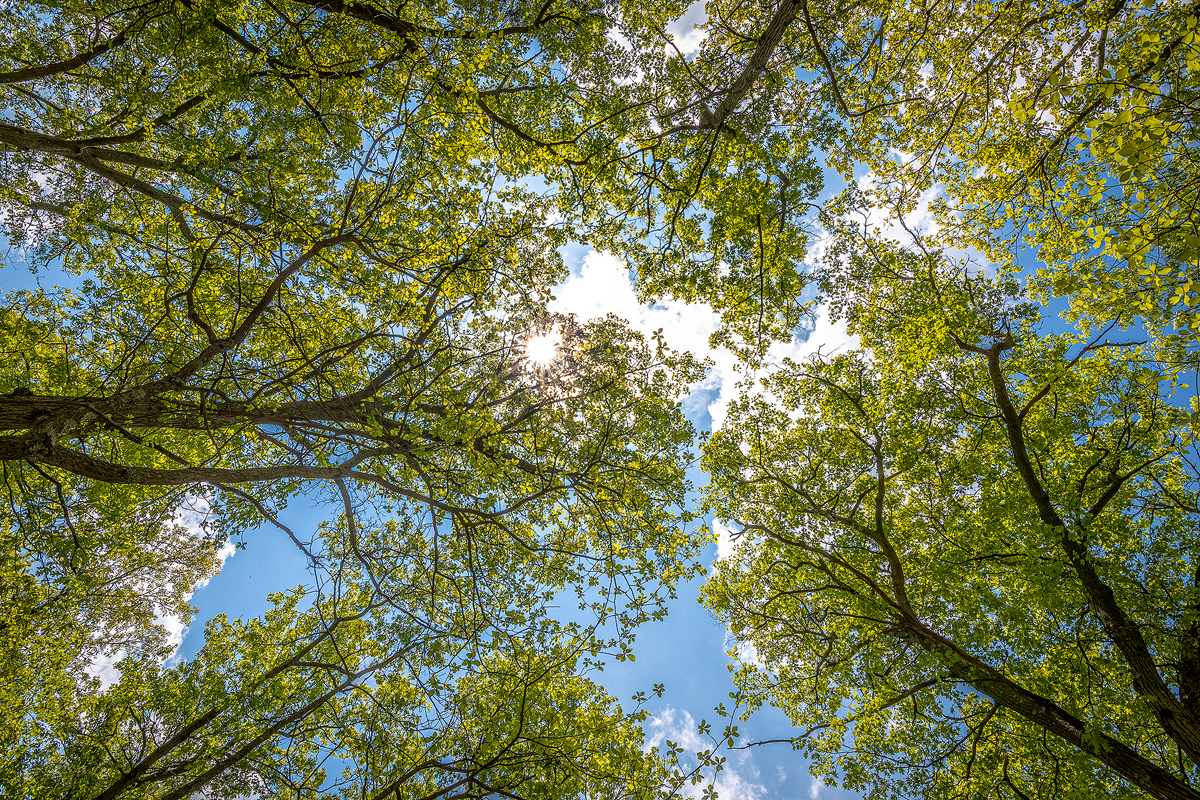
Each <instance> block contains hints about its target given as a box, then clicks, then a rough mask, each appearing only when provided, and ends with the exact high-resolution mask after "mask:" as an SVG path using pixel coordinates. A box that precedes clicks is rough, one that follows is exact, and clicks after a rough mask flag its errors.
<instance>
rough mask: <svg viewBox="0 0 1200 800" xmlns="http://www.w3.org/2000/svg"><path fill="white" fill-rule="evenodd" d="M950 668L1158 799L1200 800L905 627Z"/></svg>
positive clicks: (919, 629) (1048, 704) (934, 638)
mask: <svg viewBox="0 0 1200 800" xmlns="http://www.w3.org/2000/svg"><path fill="white" fill-rule="evenodd" d="M900 635H901V636H902V637H903V638H905V639H906V640H908V641H910V642H912V643H914V644H916V645H917V646H919V647H920V648H921V649H922V650H925V651H926V652H927V653H930V654H933V655H935V656H938V657H939V659H941V660H944V661H945V662H946V663H947V664H948V665H949V670H950V674H951V675H952V676H953V677H955V678H957V679H958V680H960V681H963V682H964V683H967V684H970V685H971V686H972V687H974V688H975V689H977V690H978V691H979V692H981V693H983V694H985V695H987V696H988V697H990V698H992V699H993V700H994V701H996V703H997V704H998V705H1000V706H1001V707H1003V708H1006V709H1008V710H1010V711H1013V712H1015V713H1016V714H1019V715H1020V716H1022V717H1024V718H1025V719H1027V720H1029V721H1030V722H1032V723H1034V724H1035V725H1038V726H1039V727H1041V728H1043V729H1044V730H1046V731H1048V732H1049V733H1052V734H1054V735H1055V736H1058V737H1059V738H1061V739H1062V740H1064V741H1066V742H1069V743H1070V744H1071V745H1072V746H1074V747H1076V748H1078V749H1079V750H1082V751H1083V752H1085V753H1088V754H1089V755H1091V756H1092V757H1093V758H1095V759H1096V760H1097V761H1100V762H1101V763H1103V764H1105V765H1106V766H1108V767H1109V768H1110V769H1112V770H1113V771H1114V772H1116V773H1117V774H1119V775H1120V776H1121V777H1123V778H1125V780H1127V781H1129V782H1130V783H1131V784H1133V785H1134V786H1136V787H1137V788H1139V789H1141V790H1142V791H1144V792H1146V793H1147V794H1149V795H1150V796H1151V797H1155V798H1159V800H1200V791H1197V790H1196V789H1194V788H1192V787H1191V786H1189V785H1188V784H1186V783H1184V782H1183V780H1181V779H1180V778H1178V777H1177V776H1175V775H1173V774H1172V773H1170V772H1168V771H1167V770H1165V769H1163V768H1162V767H1160V766H1158V765H1157V764H1155V763H1154V762H1152V761H1150V760H1149V759H1147V758H1145V757H1144V756H1142V755H1141V754H1140V753H1138V752H1137V751H1136V750H1134V749H1133V748H1131V747H1129V746H1128V745H1126V744H1124V743H1123V742H1121V741H1119V740H1117V739H1114V738H1112V737H1111V736H1109V735H1108V734H1106V733H1104V732H1103V731H1102V730H1099V729H1098V728H1097V727H1096V725H1095V724H1093V725H1091V726H1090V727H1089V726H1087V724H1086V723H1084V722H1083V721H1082V720H1080V719H1079V718H1077V717H1075V716H1074V715H1073V714H1071V713H1069V712H1068V711H1066V710H1065V709H1064V708H1062V707H1061V706H1059V705H1058V704H1057V703H1054V702H1053V701H1051V700H1049V699H1047V698H1045V697H1042V696H1041V695H1038V694H1036V693H1034V692H1031V691H1029V690H1028V689H1026V688H1025V687H1023V686H1021V685H1020V684H1018V683H1017V682H1016V681H1013V680H1012V679H1010V678H1008V677H1007V676H1006V675H1004V673H1002V672H1001V671H1000V670H998V669H996V668H994V667H992V666H990V665H988V664H986V663H984V662H983V661H981V660H979V659H978V658H975V657H973V656H971V655H969V654H967V653H964V652H963V651H962V650H961V649H960V648H958V647H957V646H955V645H953V644H952V643H950V642H948V641H947V640H945V639H943V638H942V637H941V636H939V635H938V634H936V633H934V632H933V631H931V630H929V629H928V628H926V627H925V626H924V625H921V624H920V623H919V622H916V621H909V622H908V623H907V624H902V633H901V634H900Z"/></svg>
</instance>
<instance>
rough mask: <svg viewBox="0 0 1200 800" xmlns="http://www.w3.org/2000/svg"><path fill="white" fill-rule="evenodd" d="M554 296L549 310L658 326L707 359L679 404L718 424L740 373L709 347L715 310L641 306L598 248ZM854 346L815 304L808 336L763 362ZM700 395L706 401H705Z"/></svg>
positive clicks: (729, 358) (617, 264) (622, 269)
mask: <svg viewBox="0 0 1200 800" xmlns="http://www.w3.org/2000/svg"><path fill="white" fill-rule="evenodd" d="M554 295H555V297H556V298H557V299H556V300H555V302H554V303H553V305H552V310H553V311H558V312H566V313H572V314H575V315H576V316H577V317H579V318H580V319H583V320H588V319H594V318H596V317H603V316H604V315H605V314H610V313H611V314H615V315H616V316H618V317H620V318H622V319H624V320H625V321H627V322H628V323H629V325H630V327H631V328H633V329H634V330H636V331H639V332H640V333H642V334H643V335H649V334H651V333H653V332H654V331H655V330H657V329H658V328H662V329H663V336H664V338H665V339H666V341H667V343H668V344H670V345H671V346H672V347H674V348H677V349H680V350H688V351H690V352H692V353H694V354H696V355H697V356H698V357H700V358H704V357H707V358H710V359H712V361H713V367H712V370H711V371H710V372H709V374H708V376H707V378H705V380H704V381H702V382H701V383H700V384H698V385H697V386H696V387H694V388H693V392H692V395H691V397H689V398H688V400H687V401H685V403H684V410H685V411H686V412H687V413H688V414H689V415H691V416H693V418H695V417H696V416H697V415H698V414H697V412H699V411H701V410H704V411H707V412H708V413H709V415H710V416H711V418H712V425H713V428H714V429H715V428H719V427H720V426H721V424H722V423H723V422H724V420H725V414H726V411H727V410H728V409H729V404H730V403H731V402H732V401H733V399H734V398H735V397H736V396H737V395H738V392H739V387H738V385H737V384H738V380H739V379H740V377H741V376H740V375H739V373H738V372H737V370H736V369H735V368H736V366H737V363H738V362H737V358H736V357H735V356H734V355H733V354H732V353H730V352H729V351H727V350H724V349H713V348H710V347H709V344H708V341H709V337H710V336H711V335H712V334H713V333H715V332H716V330H717V328H718V327H719V325H720V323H721V318H720V315H719V314H717V312H715V311H714V310H713V309H712V307H711V306H709V305H708V304H707V303H683V302H679V301H676V300H669V299H668V300H663V301H662V302H660V303H656V304H654V305H651V306H647V305H643V304H641V303H639V302H638V300H637V297H636V296H635V295H634V291H633V283H632V282H631V280H630V276H629V270H628V268H627V267H626V266H625V264H624V263H622V262H621V261H620V260H619V259H618V258H616V257H615V256H613V255H612V254H611V253H608V252H604V251H598V250H589V251H588V252H587V254H586V255H585V256H584V257H583V261H582V264H581V265H580V268H579V269H578V270H577V271H576V270H573V271H572V273H571V276H570V277H569V278H567V280H566V281H564V282H563V283H562V284H560V285H559V286H558V287H557V288H556V289H555V290H554ZM856 345H857V340H856V337H851V336H849V335H848V334H847V333H846V326H845V325H844V324H843V323H841V322H838V323H834V322H832V321H831V320H830V318H829V313H828V308H826V307H821V308H818V309H817V312H816V323H815V326H814V327H813V330H812V332H811V333H810V334H809V335H808V337H807V338H806V339H805V340H804V341H799V340H793V341H791V342H781V343H777V344H775V345H774V346H772V348H771V350H770V352H769V353H768V361H769V362H774V363H778V362H779V361H780V360H782V359H783V358H785V357H787V358H791V359H793V360H801V359H804V358H807V357H808V356H809V355H811V354H813V353H816V352H818V351H820V352H821V353H823V354H825V355H829V354H830V353H832V352H836V351H838V350H842V349H846V348H851V347H855V346H856ZM705 400H707V401H708V402H707V403H706V404H705V402H704V401H705Z"/></svg>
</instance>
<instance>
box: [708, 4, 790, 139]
mask: <svg viewBox="0 0 1200 800" xmlns="http://www.w3.org/2000/svg"><path fill="white" fill-rule="evenodd" d="M800 8H801V4H799V3H795V2H793V1H792V0H783V2H782V3H780V5H779V8H778V9H776V10H775V15H774V16H773V17H771V21H770V22H769V23H768V24H767V29H766V30H764V31H763V32H762V35H761V36H759V37H758V44H757V45H756V46H755V48H754V53H753V54H752V55H751V56H750V61H749V62H748V63H747V64H746V66H745V68H744V69H742V71H741V73H740V74H739V75H738V76H737V77H736V78H734V79H733V82H732V83H731V84H729V87H728V88H726V89H725V90H724V91H723V92H721V94H724V95H725V97H724V98H723V99H722V100H721V102H720V103H719V104H718V105H717V107H716V108H715V109H713V111H712V112H711V113H709V112H708V110H707V109H702V110H701V117H702V119H701V125H700V127H701V128H706V129H710V130H716V129H718V128H720V127H721V126H722V125H724V123H725V120H726V119H728V118H729V115H730V114H732V113H733V112H734V111H736V110H737V107H738V106H739V105H741V102H742V100H744V99H745V97H746V95H747V94H748V93H749V92H750V89H751V88H752V87H753V86H754V82H755V81H757V80H758V76H759V75H761V74H762V73H763V70H765V69H766V68H767V64H768V63H769V62H770V60H771V56H772V55H774V54H775V48H777V47H779V43H780V42H781V41H783V34H784V33H785V32H787V29H788V26H790V25H791V24H792V23H793V22H794V21H795V20H796V12H797V11H799V10H800Z"/></svg>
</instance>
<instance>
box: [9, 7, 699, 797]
mask: <svg viewBox="0 0 1200 800" xmlns="http://www.w3.org/2000/svg"><path fill="white" fill-rule="evenodd" d="M659 8H660V11H661V12H662V13H663V14H669V13H671V10H672V9H671V7H670V6H661V7H659ZM619 17H625V18H627V19H628V20H629V21H630V23H629V24H631V25H649V26H650V27H651V28H652V29H655V26H660V27H661V25H660V19H661V18H659V17H655V16H653V15H649V14H646V13H645V12H643V11H640V10H638V9H636V8H634V7H632V6H630V7H628V8H625V7H622V6H612V7H610V8H604V9H600V10H597V9H592V8H591V7H590V6H583V5H578V4H572V3H563V4H559V5H554V4H547V5H545V6H543V7H541V8H522V7H519V6H507V5H498V4H475V3H471V4H465V5H463V6H456V5H452V4H444V5H439V4H427V5H423V6H421V7H416V6H413V7H404V8H401V9H400V10H399V11H397V12H396V13H395V14H393V13H392V12H391V11H388V10H385V9H383V8H382V7H376V6H370V5H362V4H356V3H351V4H342V3H326V2H321V1H319V0H314V2H299V3H289V4H284V5H277V4H274V3H271V2H265V3H237V2H234V3H230V2H187V1H186V0H185V1H184V2H172V1H166V2H151V3H145V4H133V5H129V4H124V3H119V2H118V3H78V4H70V3H68V4H62V5H58V6H54V7H44V6H37V5H33V4H21V5H15V4H8V5H6V6H5V7H4V8H3V9H0V31H3V34H2V35H0V40H2V41H3V42H4V44H3V46H2V48H3V49H2V50H0V70H2V71H0V83H2V84H3V85H4V86H5V93H4V100H3V104H4V105H3V118H2V121H0V142H2V143H3V145H4V151H3V154H2V155H0V175H2V179H0V186H2V187H3V189H0V192H2V193H3V195H2V202H3V203H4V204H5V211H6V214H7V216H8V231H9V233H10V236H11V237H12V249H11V250H10V252H9V256H8V258H7V259H6V260H7V261H8V263H9V265H10V266H15V265H18V264H20V263H21V261H22V260H25V261H27V262H28V265H29V266H30V267H31V268H33V269H34V270H51V271H61V272H65V273H66V274H67V275H68V276H70V277H69V280H68V281H64V282H65V283H68V284H69V285H68V286H67V287H55V288H53V289H46V288H44V287H43V288H38V289H31V290H24V291H16V292H10V293H8V294H7V295H5V297H4V301H3V304H2V306H0V348H2V349H3V352H4V353H5V358H4V359H3V361H2V362H0V428H3V430H4V431H5V434H6V435H4V436H3V437H0V460H2V465H3V480H4V487H5V489H4V490H5V494H6V501H7V502H6V504H5V508H4V511H3V512H2V513H3V517H2V523H3V525H4V528H3V529H4V531H5V539H4V547H5V554H6V556H8V558H6V560H5V567H4V569H5V573H4V587H3V592H4V599H5V600H6V601H7V602H6V608H5V612H4V613H5V619H4V621H3V624H4V627H3V635H4V643H3V644H4V654H3V658H4V664H5V673H4V678H3V686H4V692H5V699H6V701H7V703H8V705H7V707H6V712H5V713H6V718H5V719H6V722H9V723H11V724H10V725H9V727H7V728H6V733H5V736H6V737H7V738H6V744H7V745H8V748H7V749H6V754H5V760H4V762H3V771H2V773H0V785H3V786H5V787H6V788H5V791H9V792H12V793H15V794H16V795H18V796H31V797H40V796H43V795H51V794H53V795H55V796H58V795H59V794H61V793H62V792H63V790H64V787H67V788H66V791H67V793H69V794H72V795H73V796H74V795H79V796H92V797H97V798H115V797H125V796H136V797H142V796H146V797H188V796H192V795H193V794H195V793H196V792H199V791H201V790H202V791H203V792H205V793H206V796H217V795H221V796H237V795H244V794H246V793H247V792H254V793H267V794H271V795H280V796H293V795H305V796H311V795H313V794H314V793H322V792H323V793H327V794H337V793H348V794H354V795H355V796H360V797H361V796H381V795H385V794H388V793H392V794H395V795H396V796H401V795H405V794H407V795H411V796H412V797H431V796H440V795H441V794H445V793H447V792H449V793H451V794H454V795H456V796H463V797H475V796H485V795H489V794H492V793H495V792H501V793H506V794H507V795H509V796H528V797H534V796H549V795H558V794H561V793H566V794H569V795H596V796H605V797H608V796H614V797H615V796H624V795H626V794H630V795H633V794H644V793H647V792H651V793H653V792H655V791H658V789H659V786H660V784H662V783H663V778H662V776H661V775H660V773H659V771H660V770H661V768H662V762H661V761H660V760H659V759H658V757H657V756H645V757H643V756H642V755H641V754H640V752H639V750H638V740H635V738H634V731H635V730H636V728H635V727H634V723H636V722H637V721H638V720H640V718H641V717H640V716H639V715H640V713H641V712H638V711H635V712H634V713H633V714H632V715H630V714H626V713H624V712H622V711H621V710H620V709H619V708H618V707H617V706H616V705H615V704H614V703H613V702H612V701H611V700H610V699H609V698H607V697H606V696H605V695H604V693H603V692H602V691H601V690H600V689H599V688H598V687H596V686H595V685H594V684H592V683H591V682H590V681H588V680H587V679H586V678H584V677H582V675H583V673H586V672H587V671H588V670H590V669H593V668H595V667H596V666H597V665H598V664H599V663H600V661H601V659H603V658H606V657H608V656H606V655H605V654H606V653H607V654H611V655H615V656H616V657H617V658H620V659H625V658H628V657H630V644H631V642H632V639H633V635H634V629H635V628H636V626H637V625H638V624H640V623H641V622H643V621H645V620H647V619H650V618H654V617H661V615H662V614H663V613H664V609H665V601H666V599H667V598H668V597H670V596H671V594H672V593H673V592H674V587H675V584H676V582H677V581H678V580H679V579H680V578H681V577H685V578H686V577H687V576H689V575H690V574H692V573H693V571H694V570H695V569H696V565H695V563H694V557H695V555H696V553H697V551H698V548H699V547H700V545H701V544H702V542H701V540H699V539H698V537H697V536H696V535H695V533H694V532H692V531H690V530H689V529H688V527H687V526H688V523H689V522H690V520H691V514H690V512H689V511H688V510H687V509H686V508H684V505H683V500H684V497H685V494H686V491H687V489H688V484H687V481H686V479H685V475H684V468H685V466H686V463H687V460H688V454H687V450H686V448H687V446H688V445H689V443H690V441H691V438H692V431H691V427H690V425H689V424H688V423H687V422H686V420H685V419H684V418H683V416H682V413H681V411H680V408H679V404H678V398H679V396H680V393H681V392H682V391H683V390H684V388H685V387H686V386H688V385H689V384H690V383H691V382H693V381H694V380H696V379H697V378H698V377H699V374H700V365H699V364H698V363H697V362H696V361H695V360H694V359H693V358H692V357H690V356H688V355H686V354H680V353H676V352H674V351H672V350H670V349H669V348H667V347H666V346H665V345H664V344H663V343H662V342H661V341H660V342H658V343H657V344H656V345H655V346H651V345H650V344H648V343H647V342H645V341H644V340H643V339H642V337H641V336H639V335H637V334H634V333H632V332H631V331H630V330H629V329H628V328H627V327H626V326H625V325H624V323H623V322H621V321H619V320H616V319H613V318H608V319H600V320H593V321H591V322H589V323H586V324H583V323H580V322H577V321H576V320H574V319H571V318H569V317H562V316H555V315H552V314H550V313H549V312H548V310H547V303H548V302H549V299H550V298H549V293H550V288H551V287H552V286H553V285H554V284H555V283H557V282H558V281H559V280H561V279H562V278H563V277H564V275H565V270H564V268H563V266H562V263H561V260H560V258H559V256H558V254H557V252H556V248H557V247H558V246H559V245H560V244H562V243H563V242H564V241H565V239H564V236H565V228H564V226H562V225H556V224H552V223H549V222H547V219H548V218H550V217H551V215H552V212H553V209H554V207H555V206H554V203H553V202H551V200H552V198H551V200H548V199H546V198H544V197H542V196H539V195H538V194H536V193H534V192H533V191H532V190H531V189H529V188H526V187H525V186H523V185H522V183H523V182H526V181H527V180H528V179H529V178H530V176H538V175H543V174H546V175H553V174H555V173H554V171H555V170H556V169H560V168H561V169H566V170H567V171H568V173H569V172H570V168H571V167H572V166H577V165H578V164H581V163H586V162H587V160H588V158H589V157H590V156H589V155H588V154H589V153H590V152H591V151H593V150H597V149H599V150H603V149H604V148H605V147H608V146H609V145H610V144H611V141H612V140H611V139H610V138H609V137H608V134H607V131H606V130H599V129H598V130H596V131H594V132H592V133H589V132H588V130H589V129H588V123H589V121H590V120H592V119H594V118H596V117H604V116H606V115H610V114H611V112H612V111H613V109H617V108H622V107H623V105H622V104H626V105H628V103H629V100H628V97H627V96H628V95H629V94H630V92H631V91H632V90H631V89H629V88H628V87H627V86H625V85H623V84H627V83H628V82H627V81H623V80H622V79H623V78H624V77H626V76H628V75H630V74H631V73H632V70H633V69H634V66H635V62H634V60H633V59H632V58H631V57H629V56H628V55H627V54H626V53H625V52H624V51H623V50H622V49H621V48H620V47H619V46H618V45H617V44H616V43H615V42H614V41H613V40H612V39H610V38H609V36H608V33H609V32H610V31H611V30H612V29H613V26H614V22H613V20H614V19H616V18H619ZM592 87H604V91H593V90H592ZM576 102H578V103H579V104H580V105H573V104H574V103H576ZM581 117H582V119H583V124H582V128H583V130H582V132H581V131H580V130H578V129H577V127H578V126H580V124H581V123H580V119H581ZM563 137H570V141H569V142H563V143H561V145H559V144H554V145H548V144H547V142H556V141H558V139H560V138H563ZM551 327H555V328H557V329H558V331H559V333H560V334H561V337H562V340H563V345H562V347H561V348H560V350H559V353H558V354H557V357H556V358H555V360H554V361H553V362H552V363H551V364H549V365H546V366H542V367H539V366H537V365H535V364H534V363H533V362H531V361H530V360H528V359H527V358H525V356H524V352H523V345H524V341H525V340H526V339H527V338H529V337H530V336H531V335H533V334H535V333H537V332H540V331H545V330H547V329H548V328H551ZM301 496H302V497H303V498H304V499H305V500H306V501H309V502H313V501H321V500H324V501H328V502H332V503H334V504H336V505H335V507H336V508H338V509H340V513H338V514H337V515H336V516H335V517H334V518H332V519H330V520H327V521H326V522H325V523H323V524H322V525H320V526H319V527H318V529H317V530H316V531H293V530H291V529H290V528H288V527H287V526H286V525H284V523H283V522H282V521H281V520H280V518H279V512H280V511H281V510H282V509H283V508H284V507H285V506H286V504H287V503H288V502H289V500H292V501H294V499H295V498H297V497H301ZM184 505H193V506H195V507H196V508H197V509H198V512H199V513H200V514H201V515H202V518H203V522H204V525H203V526H201V527H196V526H195V525H191V526H185V525H182V524H180V522H181V520H180V519H178V518H177V516H178V513H179V509H180V508H181V506H184ZM264 523H271V524H274V525H276V526H277V527H279V528H280V529H281V530H282V531H283V533H284V534H286V535H287V536H290V537H291V538H292V540H293V541H294V542H295V544H296V545H297V546H298V547H299V548H301V549H302V550H303V552H304V553H305V555H306V557H307V558H308V560H309V563H310V568H311V570H312V572H313V575H314V579H313V580H314V584H313V585H311V586H309V587H307V588H304V589H301V590H297V592H296V593H293V594H291V595H288V596H286V597H284V596H281V597H279V598H277V599H276V609H275V610H274V611H272V612H270V613H269V614H268V615H267V616H266V617H264V618H262V619H258V620H240V621H235V622H221V621H219V622H216V623H214V624H213V625H210V627H209V629H208V631H207V639H206V644H205V646H204V649H203V650H202V651H201V652H200V654H199V655H197V656H196V658H195V659H193V660H192V661H189V662H187V663H185V664H179V665H171V666H166V665H163V663H162V660H163V658H165V657H166V656H167V655H168V653H169V649H168V648H167V647H166V642H165V636H164V631H163V630H162V627H161V625H160V620H161V619H162V618H163V616H164V615H166V616H176V617H182V618H184V619H185V620H186V619H187V618H188V617H189V612H190V609H189V608H188V606H187V604H186V601H187V598H188V596H189V594H190V592H191V590H192V588H193V587H194V586H195V585H196V584H197V583H198V582H200V581H202V580H204V579H206V578H207V577H209V576H211V575H212V574H213V572H214V570H215V569H216V568H217V565H218V564H219V559H218V549H219V547H220V546H221V545H222V544H223V543H226V542H229V541H231V540H235V539H238V538H245V537H253V536H254V530H255V528H256V527H258V526H260V525H262V524H264ZM571 593H573V594H575V595H576V596H577V598H578V602H579V604H580V606H581V609H582V610H583V611H584V612H586V613H584V614H583V615H581V618H582V621H577V622H574V623H571V624H565V623H558V622H556V621H554V620H551V619H549V618H547V616H546V604H547V603H548V602H550V601H552V600H555V599H557V598H559V597H561V596H562V595H564V594H566V595H567V596H570V594H571ZM105 654H107V655H110V656H121V655H123V656H124V660H122V661H121V662H120V665H119V667H120V674H121V678H120V681H119V682H118V683H117V684H116V685H115V686H113V687H111V688H107V689H105V688H104V687H102V686H100V685H99V684H98V683H97V682H96V681H94V680H91V679H89V678H87V677H86V675H85V674H84V669H85V668H86V667H87V666H88V664H89V663H92V662H93V661H94V660H95V659H96V658H97V657H98V656H101V655H105ZM522 697H525V698H527V700H526V701H521V700H520V698H522ZM485 709H486V713H485ZM406 737H407V738H406ZM618 762H619V763H620V764H621V766H620V768H617V767H616V766H614V764H616V763H618ZM329 765H339V766H337V768H336V769H333V768H331V767H330V766H329ZM339 774H340V775H341V777H340V778H339V777H337V776H338V775H339Z"/></svg>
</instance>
